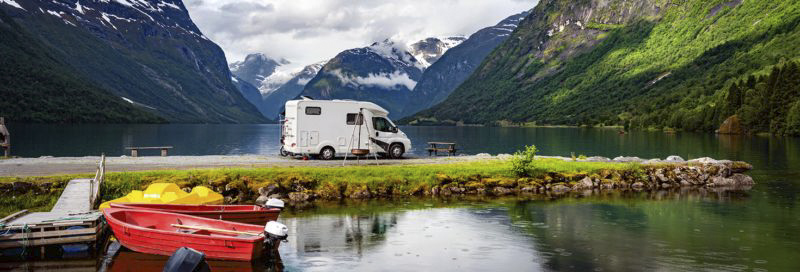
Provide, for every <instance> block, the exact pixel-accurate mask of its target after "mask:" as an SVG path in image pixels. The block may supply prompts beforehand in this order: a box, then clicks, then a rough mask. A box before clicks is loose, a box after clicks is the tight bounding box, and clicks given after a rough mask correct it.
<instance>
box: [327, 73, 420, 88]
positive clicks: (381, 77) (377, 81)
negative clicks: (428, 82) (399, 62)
mask: <svg viewBox="0 0 800 272" xmlns="http://www.w3.org/2000/svg"><path fill="white" fill-rule="evenodd" d="M329 73H330V74H332V75H335V76H336V77H338V78H339V79H340V80H342V83H344V84H345V85H348V84H349V85H355V86H364V87H380V88H383V89H391V90H399V89H400V88H402V87H406V89H408V90H413V89H414V86H417V82H416V81H414V80H413V79H411V78H410V77H409V76H408V74H406V73H403V72H400V71H394V72H392V73H391V74H390V73H376V74H369V75H367V76H366V77H359V76H351V75H345V74H342V72H341V71H340V70H338V69H337V70H333V71H330V72H329Z"/></svg>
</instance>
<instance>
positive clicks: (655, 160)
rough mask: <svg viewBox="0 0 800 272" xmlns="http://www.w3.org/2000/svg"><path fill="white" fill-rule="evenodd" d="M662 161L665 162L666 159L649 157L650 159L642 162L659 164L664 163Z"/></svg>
mask: <svg viewBox="0 0 800 272" xmlns="http://www.w3.org/2000/svg"><path fill="white" fill-rule="evenodd" d="M662 162H664V161H662V160H660V159H649V160H646V161H644V162H642V163H643V164H657V163H662Z"/></svg>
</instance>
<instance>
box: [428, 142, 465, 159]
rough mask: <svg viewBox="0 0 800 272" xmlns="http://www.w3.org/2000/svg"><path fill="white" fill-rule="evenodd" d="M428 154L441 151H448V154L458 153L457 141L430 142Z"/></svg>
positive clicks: (435, 153) (436, 153)
mask: <svg viewBox="0 0 800 272" xmlns="http://www.w3.org/2000/svg"><path fill="white" fill-rule="evenodd" d="M427 150H428V156H432V155H439V154H438V153H439V152H447V155H448V156H453V155H455V154H456V151H458V149H456V143H443V142H428V148H427Z"/></svg>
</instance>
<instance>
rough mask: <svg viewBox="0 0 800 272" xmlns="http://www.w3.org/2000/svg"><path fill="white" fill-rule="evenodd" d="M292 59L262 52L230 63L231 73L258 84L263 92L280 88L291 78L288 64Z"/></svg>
mask: <svg viewBox="0 0 800 272" xmlns="http://www.w3.org/2000/svg"><path fill="white" fill-rule="evenodd" d="M288 64H291V62H290V61H288V60H286V59H283V58H280V59H275V58H271V57H269V56H267V55H265V54H262V53H254V54H249V55H247V56H246V57H245V58H244V60H243V61H237V62H234V63H231V64H230V69H231V73H233V74H234V75H236V76H237V77H238V78H241V79H243V80H245V81H247V82H248V83H250V84H252V85H253V86H256V87H257V88H258V89H259V90H261V92H262V93H265V92H269V91H272V90H275V89H277V88H279V87H280V86H281V85H283V84H284V83H286V81H289V79H291V72H290V71H288V70H287V68H286V66H287V65H288Z"/></svg>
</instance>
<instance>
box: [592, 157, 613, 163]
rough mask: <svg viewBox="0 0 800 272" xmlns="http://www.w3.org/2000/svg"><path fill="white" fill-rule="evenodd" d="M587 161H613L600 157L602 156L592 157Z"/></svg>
mask: <svg viewBox="0 0 800 272" xmlns="http://www.w3.org/2000/svg"><path fill="white" fill-rule="evenodd" d="M586 161H588V162H610V161H611V159H609V158H606V157H600V156H592V157H588V158H586Z"/></svg>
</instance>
